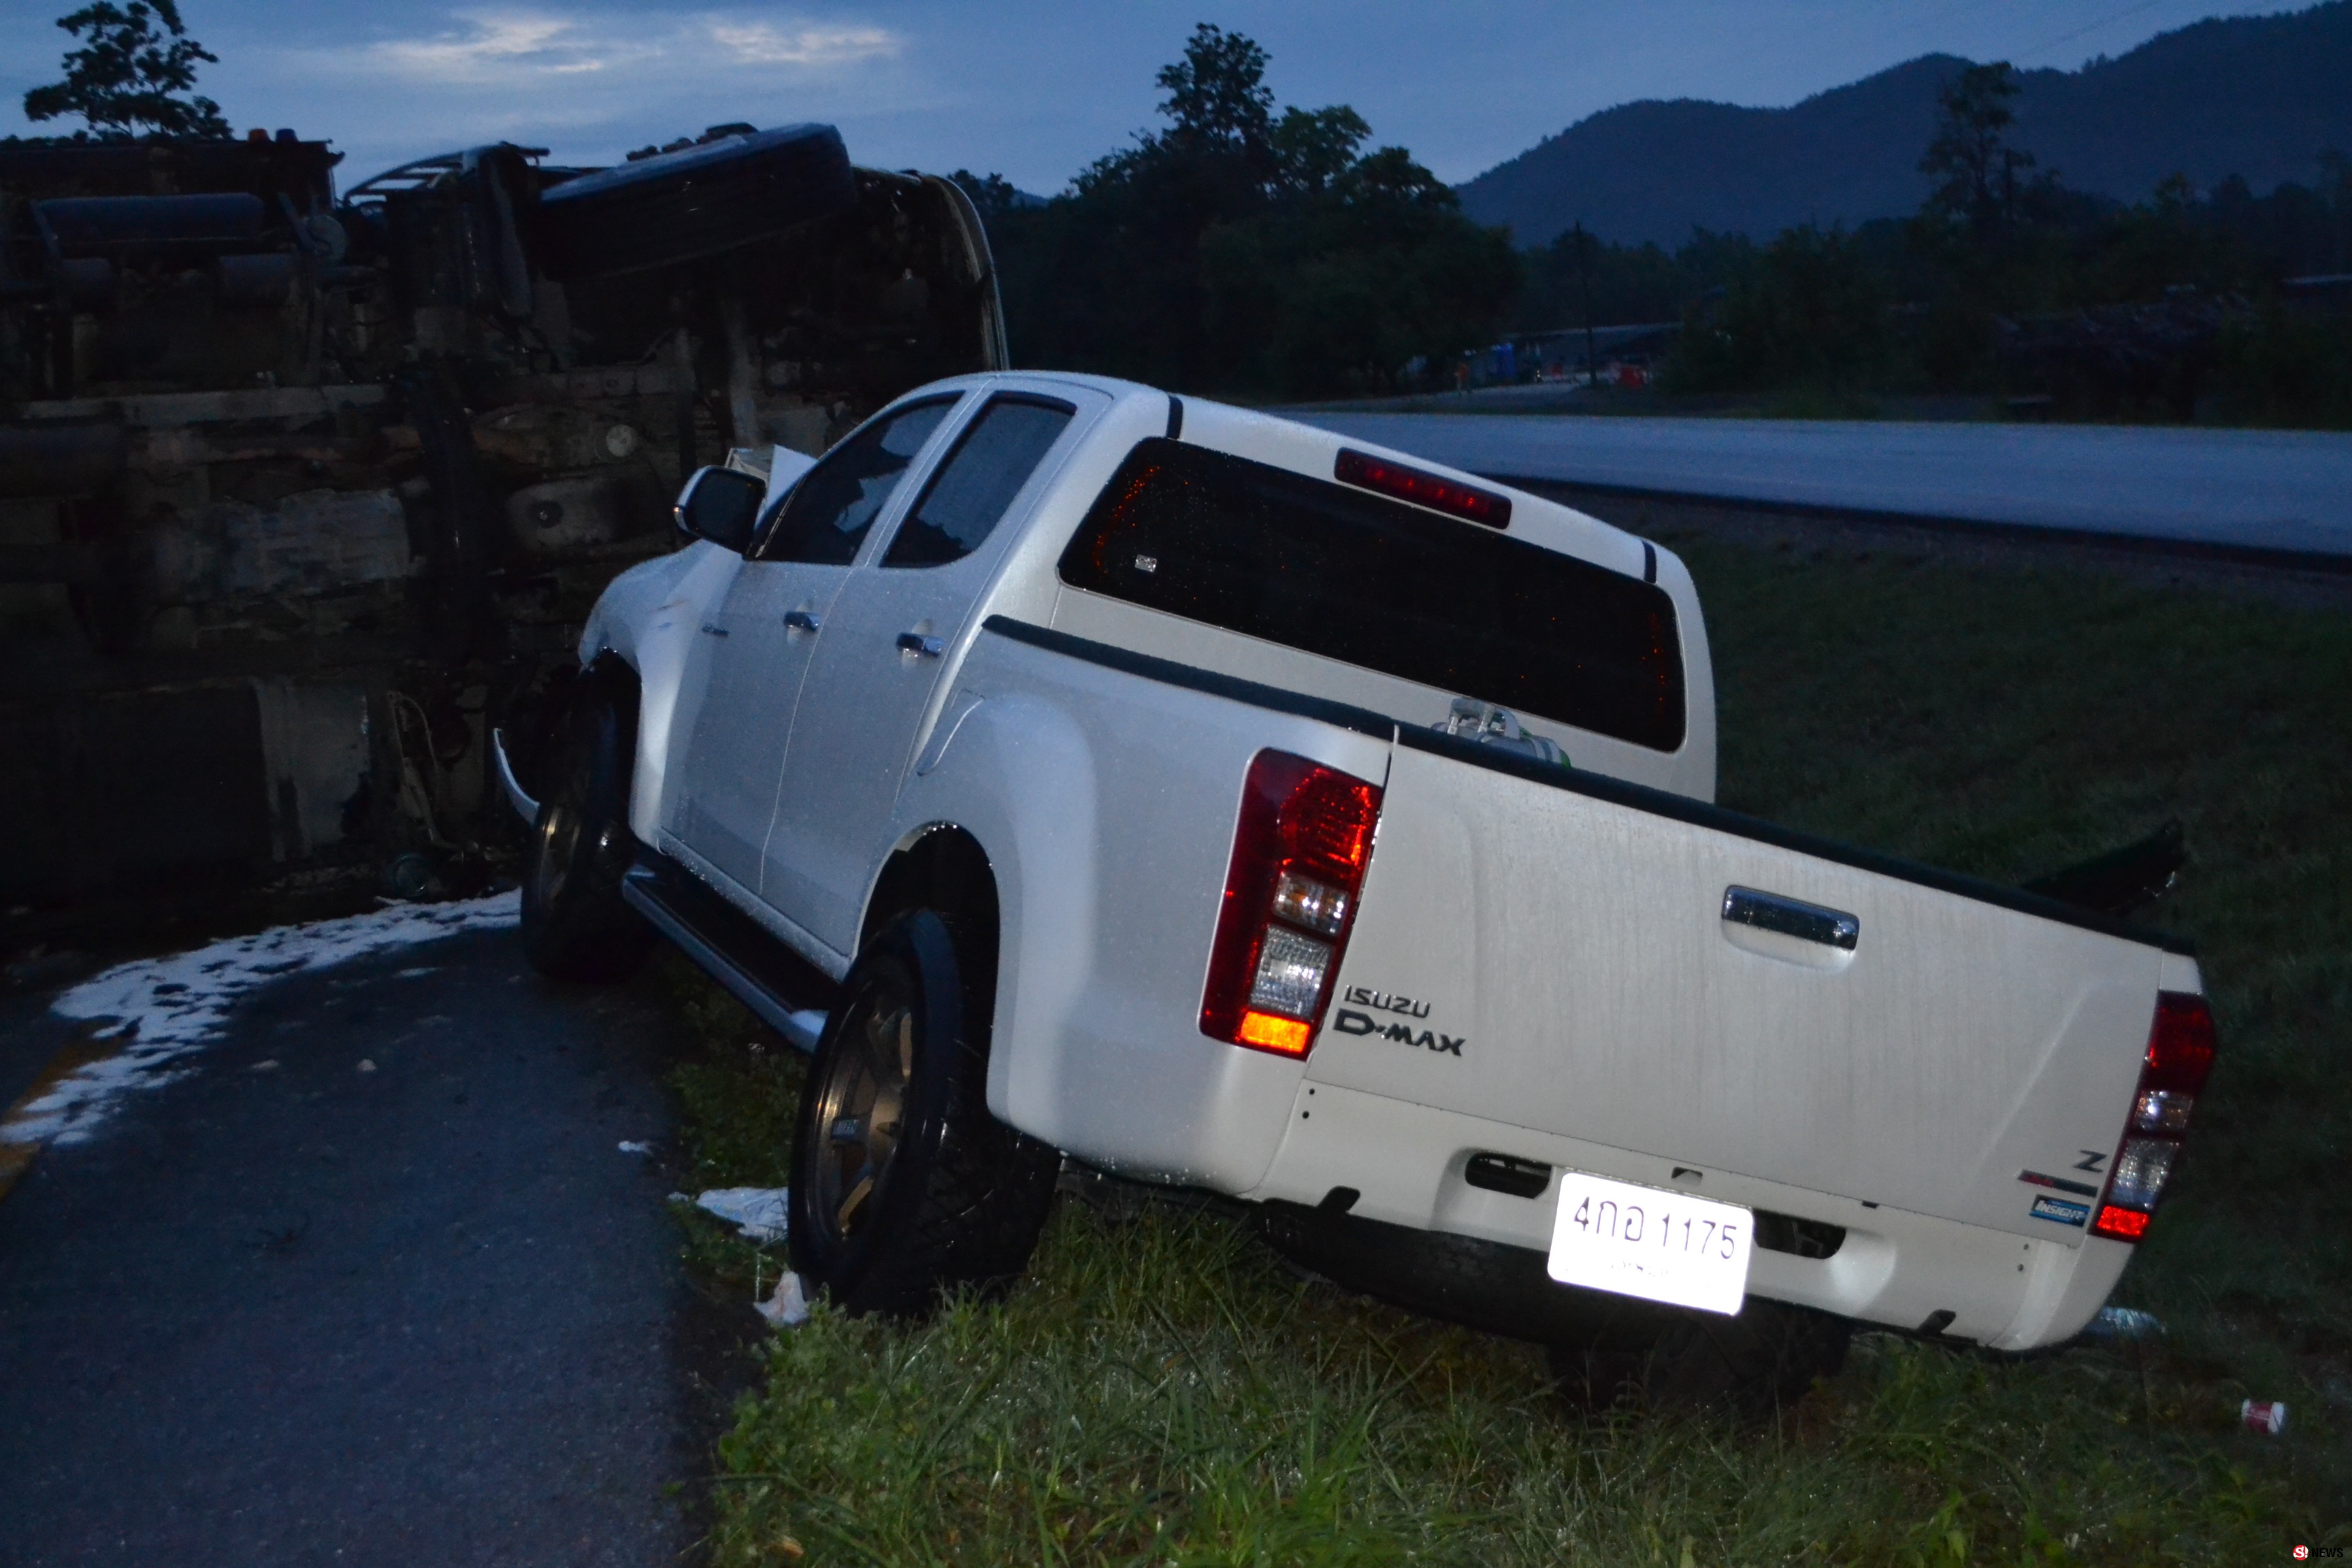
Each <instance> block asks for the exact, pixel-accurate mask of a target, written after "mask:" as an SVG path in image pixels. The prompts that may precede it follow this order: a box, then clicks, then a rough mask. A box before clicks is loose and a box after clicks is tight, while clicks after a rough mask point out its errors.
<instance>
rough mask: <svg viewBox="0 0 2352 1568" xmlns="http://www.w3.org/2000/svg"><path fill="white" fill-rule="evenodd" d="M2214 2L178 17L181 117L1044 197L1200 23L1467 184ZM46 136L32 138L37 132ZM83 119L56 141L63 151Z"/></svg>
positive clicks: (2032, 61) (395, 9)
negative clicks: (195, 54) (195, 49)
mask: <svg viewBox="0 0 2352 1568" xmlns="http://www.w3.org/2000/svg"><path fill="white" fill-rule="evenodd" d="M72 8H73V5H72V0H5V5H0V89H5V98H0V134H7V133H9V132H17V131H21V130H25V129H27V127H26V125H25V121H24V118H23V112H22V110H23V100H24V93H25V89H27V88H29V87H32V86H35V85H37V84H38V83H41V82H44V81H49V80H53V79H56V77H57V76H58V60H59V58H60V56H61V54H62V52H63V50H64V49H65V48H66V47H68V43H69V40H68V38H67V37H66V36H65V35H64V34H63V33H61V32H59V31H58V30H57V28H56V27H55V26H53V25H52V23H51V21H50V18H51V17H52V16H57V15H60V14H62V13H64V12H65V11H68V10H70V9H72ZM2300 8H2301V7H2300V6H2298V5H2259V4H2256V5H2242V4H2241V5H2233V4H2226V3H2223V4H2215V3H2214V0H2137V3H2135V0H1646V3H1639V4H1637V3H1634V0H1585V3H1583V4H1562V3H1559V0H1554V3H1552V4H1541V3H1538V0H1491V3H1487V4H1470V5H1429V4H1425V3H1418V4H1416V3H1406V0H1355V3H1353V4H1346V5H1341V4H1336V3H1332V0H1293V3H1291V4H1275V3H1270V0H1227V3H1224V4H1221V5H1204V4H1202V3H1200V0H1187V3H1186V4H1182V5H1170V4H1164V3H1162V0H1135V3H1129V4H1121V5H1103V4H1095V5H1079V4H1072V3H1068V0H1040V3H1034V4H1021V3H1010V4H1002V5H984V6H983V5H946V4H937V3H926V0H882V3H878V4H869V5H816V6H810V7H799V6H781V5H751V6H744V5H717V6H713V5H682V4H671V3H667V0H662V3H656V4H642V5H626V6H621V5H566V4H551V3H549V4H515V5H495V4H494V5H435V4H425V3H422V0H375V3H374V4H369V5H323V4H317V3H314V0H181V10H182V14H183V16H184V17H185V19H186V21H187V24H188V28H189V31H190V33H191V34H192V35H194V37H197V38H199V39H200V40H202V41H203V42H204V43H205V45H206V46H207V47H210V48H211V49H212V50H213V52H214V53H215V54H217V55H219V56H220V57H221V62H220V64H218V65H215V66H211V67H207V68H205V73H204V76H203V78H202V80H201V84H200V90H202V91H203V92H205V94H206V95H207V96H209V97H212V98H214V99H215V100H218V101H219V102H220V104H221V106H222V108H223V109H224V110H226V113H227V115H228V118H229V119H230V120H231V121H233V122H234V123H235V124H236V127H237V128H238V129H239V130H240V131H242V130H244V129H246V128H247V127H249V126H256V125H259V126H266V127H270V128H275V127H278V126H291V127H293V128H295V129H296V130H297V131H299V132H301V133H302V134H303V135H304V136H306V137H325V138H327V139H329V140H331V141H332V142H334V143H335V145H336V146H337V147H338V148H339V149H341V151H343V152H345V153H348V154H349V157H348V159H347V161H346V162H345V163H344V164H343V165H342V168H341V171H340V172H339V177H340V180H341V183H342V184H346V185H348V184H354V183H356V182H357V181H358V180H360V179H362V178H365V177H366V176H367V175H368V174H373V173H375V172H377V171H379V170H381V169H383V168H385V167H387V166H389V165H391V164H393V163H399V162H401V161H403V160H404V159H407V158H412V157H415V156H418V155H421V154H424V153H437V152H444V151H447V150H450V149H453V148H458V147H464V146H468V145H473V144H476V143H479V142H493V141H498V140H499V139H501V138H503V139H506V140H510V141H515V142H523V143H525V144H527V145H532V146H540V147H548V148H551V149H553V150H554V153H555V155H556V157H557V158H558V159H561V160H563V161H567V162H576V163H604V162H609V161H612V160H614V159H616V158H617V157H618V156H619V155H620V154H621V153H625V152H626V151H627V150H628V149H630V148H632V147H635V146H641V145H644V144H645V143H646V142H657V141H667V140H670V139H672V138H674V137H676V136H677V135H679V134H681V133H685V132H697V131H699V130H701V129H702V128H703V127H704V126H706V125H709V124H713V123H716V122H720V121H751V122H754V123H756V124H760V125H778V124H785V123H789V122H791V121H801V120H822V121H832V122H833V123H835V124H837V125H839V126H840V127H841V130H842V133H843V135H844V136H845V138H846V139H847V141H848V143H849V150H850V153H851V155H852V156H853V157H854V158H856V160H857V161H858V162H859V163H866V164H871V165H874V166H877V167H884V168H903V167H911V168H922V169H929V170H934V171H939V172H945V171H948V170H952V169H955V168H959V167H962V168H971V169H974V170H978V171H982V172H989V171H994V172H998V173H1002V174H1004V175H1005V176H1006V177H1008V178H1009V179H1011V180H1012V181H1013V183H1014V184H1018V185H1020V186H1022V187H1023V188H1024V189H1026V190H1030V191H1034V192H1038V193H1040V194H1051V193H1053V192H1055V191H1057V190H1059V189H1061V188H1062V187H1063V185H1064V184H1066V182H1067V181H1068V180H1069V178H1070V176H1071V175H1072V174H1075V173H1076V172H1077V170H1079V169H1080V168H1081V167H1083V166H1084V165H1085V164H1086V163H1087V162H1088V161H1089V160H1090V159H1092V158H1095V157H1097V156H1098V155H1099V154H1101V153H1105V152H1108V151H1109V150H1111V149H1112V148H1114V147H1116V146H1118V145H1120V144H1121V143H1123V142H1125V141H1126V140H1127V138H1128V137H1129V134H1130V133H1131V132H1135V131H1137V130H1139V129H1141V128H1144V127H1147V126H1150V125H1153V124H1156V123H1158V122H1159V121H1158V118H1157V116H1156V114H1155V112H1154V106H1155V104H1156V103H1157V101H1158V100H1159V97H1160V94H1159V91H1158V89H1156V88H1154V86H1153V85H1152V73H1153V72H1154V71H1155V70H1156V69H1157V68H1159V67H1160V65H1162V64H1163V63H1165V62H1166V61H1168V60H1170V59H1172V58H1175V57H1176V55H1177V54H1178V52H1179V50H1180V49H1181V47H1182V45H1183V41H1184V38H1185V37H1186V35H1187V34H1188V33H1190V31H1191V30H1192V25H1193V23H1195V22H1197V21H1212V22H1215V23H1217V24H1218V25H1220V26H1224V27H1227V28H1230V29H1233V30H1235V31H1239V32H1244V33H1246V34H1248V35H1249V36H1250V37H1254V38H1255V39H1257V40H1258V42H1259V43H1261V44H1263V45H1264V46H1265V47H1266V48H1267V50H1268V51H1269V52H1270V53H1271V54H1272V56H1273V66H1272V68H1271V70H1270V72H1269V73H1268V79H1269V82H1270V84H1271V85H1272V87H1273V88H1274V89H1275V92H1276V97H1277V98H1278V100H1280V101H1282V102H1284V103H1296V104H1299V105H1302V106H1305V107H1308V108H1314V107H1319V106H1321V105H1324V104H1328V103H1348V104H1352V105H1353V106H1354V107H1355V108H1356V109H1357V110H1359V111H1360V113H1362V114H1363V115H1364V117H1365V118H1366V119H1367V120H1369V121H1371V124H1372V129H1373V132H1374V134H1375V136H1376V137H1377V139H1378V140H1380V141H1381V142H1402V143H1403V144H1404V145H1405V146H1407V147H1410V148H1411V149H1412V151H1413V153H1415V154H1416V155H1417V156H1418V157H1419V158H1420V159H1421V160H1422V162H1423V163H1427V164H1428V165H1429V166H1430V167H1432V168H1433V169H1434V170H1435V171H1436V172H1437V173H1438V174H1440V175H1441V176H1443V177H1444V178H1445V179H1446V180H1449V181H1454V182H1459V181H1462V180H1465V179H1467V178H1469V177H1470V176H1471V175H1473V174H1478V173H1479V172H1480V171H1482V170H1484V169H1486V168H1489V167H1491V166H1492V165H1494V164H1495V163H1499V162H1501V161H1503V160H1504V159H1507V158H1509V157H1511V156H1512V155H1514V154H1516V153H1519V152H1521V151H1523V150H1524V149H1526V148H1527V147H1528V146H1530V145H1532V144H1533V143H1534V142H1538V141H1539V140H1540V139H1542V138H1543V137H1545V136H1548V135H1550V134H1552V133H1553V132H1558V131H1559V130H1561V129H1562V128H1564V127H1566V126H1567V125H1569V124H1570V123H1572V122H1573V121H1577V120H1580V119H1581V118H1583V117H1584V116H1585V115H1588V114H1591V113H1592V112H1593V111H1594V110H1601V109H1606V108H1608V107H1609V106H1611V105H1612V104H1616V103H1622V102H1624V101H1626V100H1631V99H1639V98H1709V99H1719V100H1727V101H1729V102H1734V103H1743V104H1754V105H1779V104H1787V103H1793V102H1795V101H1797V100H1800V99H1802V98H1805V97H1808V96H1810V95H1811V94H1812V93H1815V92H1819V91H1821V90H1822V89H1825V88H1830V87H1834V86H1837V85H1838V84H1839V83H1841V82H1845V81H1850V80H1852V79H1854V78H1856V77H1860V76H1864V75H1867V74H1868V73H1870V72H1872V71H1875V70H1879V69H1881V68H1885V67H1887V66H1891V65H1894V64H1895V63H1897V62H1898V61H1901V60H1906V59H1909V58H1913V57H1915V56H1917V55H1921V54H1926V53H1928V52H1931V51H1935V50H1945V51H1948V52H1950V53H1953V54H1958V55H1965V56H1968V57H1969V58H1974V59H1995V58H2007V59H2010V60H2012V61H2014V62H2016V63H2017V64H2018V65H2020V66H2054V67H2060V68H2074V67H2075V66H2079V65H2080V64H2082V63H2083V61H2084V60H2085V59H2087V58H2091V57H2092V56H2094V55H2098V54H2102V53H2104V54H2110V55H2113V54H2120V53H2122V52H2124V51H2125V50H2126V49H2129V48H2131V47H2133V46H2135V45H2137V44H2139V43H2141V42H2144V41H2145V40H2146V39H2147V38H2148V37H2152V36H2154V35H2155V34H2157V33H2159V32H2164V31H2168V30H2169V29H2171V28H2175V27H2179V26H2184V25H2186V24H2188V23H2189V22H2193V21H2195V20H2197V19H2199V18H2200V17H2202V16H2216V15H2247V14H2253V13H2263V12H2276V11H2283V10H2294V9H2300ZM58 123H59V122H55V121H53V122H51V123H50V124H49V125H47V126H44V127H41V128H40V129H43V130H54V129H57V128H58ZM78 125H79V121H73V122H68V123H67V124H66V126H65V128H67V129H73V128H76V127H78Z"/></svg>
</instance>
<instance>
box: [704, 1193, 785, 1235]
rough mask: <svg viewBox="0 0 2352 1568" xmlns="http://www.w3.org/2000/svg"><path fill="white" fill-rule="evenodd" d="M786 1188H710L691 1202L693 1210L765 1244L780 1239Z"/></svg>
mask: <svg viewBox="0 0 2352 1568" xmlns="http://www.w3.org/2000/svg"><path fill="white" fill-rule="evenodd" d="M790 1190H791V1189H790V1188H787V1187H713V1188H712V1189H711V1190H710V1191H709V1192H707V1193H705V1194H702V1195H701V1196H700V1197H698V1198H697V1199H695V1200H694V1204H695V1206H696V1207H697V1208H701V1209H708V1210H709V1212H710V1213H712V1214H715V1215H718V1216H719V1218H720V1219H723V1220H726V1221H728V1222H729V1223H730V1224H731V1225H733V1226H735V1227H736V1228H737V1229H738V1230H740V1232H742V1234H743V1235H745V1236H747V1237H751V1239H752V1240H753V1241H760V1242H768V1241H782V1240H783V1239H784V1201H785V1194H786V1193H788V1192H789V1191H790Z"/></svg>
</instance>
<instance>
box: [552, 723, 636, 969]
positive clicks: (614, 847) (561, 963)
mask: <svg viewBox="0 0 2352 1568" xmlns="http://www.w3.org/2000/svg"><path fill="white" fill-rule="evenodd" d="M588 684H589V683H588V682H585V681H583V682H582V683H581V689H579V690H577V691H576V692H575V694H574V696H573V698H572V703H571V705H570V707H569V709H568V710H567V711H566V712H565V714H564V718H563V726H562V731H561V732H560V734H559V735H558V737H557V742H556V748H555V755H554V758H553V763H554V765H553V766H552V767H551V768H550V769H549V770H548V771H547V785H546V788H547V795H546V797H545V798H544V799H542V800H541V802H540V803H539V816H538V818H537V819H536V820H535V821H534V822H533V823H532V824H531V830H530V844H529V846H528V847H526V849H525V852H524V855H523V875H522V946H523V953H524V956H526V957H527V958H529V959H530V963H531V967H532V968H534V969H536V970H538V971H539V972H540V973H542V974H546V975H550V976H552V977H553V978H555V979H558V980H591V981H593V980H620V979H624V978H625V977H626V976H627V975H628V974H629V973H631V972H633V971H634V970H635V968H636V965H637V963H638V962H639V961H640V960H642V959H643V958H644V957H645V954H646V949H648V948H649V947H651V946H652V945H653V941H654V931H653V928H652V927H650V926H648V925H646V922H645V921H643V920H642V919H640V918H639V917H638V915H637V912H636V911H635V910H632V909H630V908H629V907H628V905H627V904H626V903H625V902H623V901H622V898H621V879H622V878H623V877H625V875H627V873H628V869H629V867H630V865H631V864H632V863H633V862H634V861H635V858H636V854H637V840H636V836H635V834H633V833H631V832H630V831H629V774H630V772H631V770H632V769H633V768H634V767H635V764H636V755H637V722H636V718H637V716H636V709H635V704H634V703H625V702H622V701H619V700H615V698H614V695H613V694H611V693H608V692H604V691H597V690H593V689H588Z"/></svg>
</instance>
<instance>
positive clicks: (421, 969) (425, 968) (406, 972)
mask: <svg viewBox="0 0 2352 1568" xmlns="http://www.w3.org/2000/svg"><path fill="white" fill-rule="evenodd" d="M438 967H439V965H437V964H432V963H419V964H416V965H415V966H413V967H411V968H408V969H402V970H395V971H394V973H393V976H392V977H393V978H394V980H414V979H415V978H416V977H417V976H418V975H420V974H430V973H433V972H434V970H436V968H438Z"/></svg>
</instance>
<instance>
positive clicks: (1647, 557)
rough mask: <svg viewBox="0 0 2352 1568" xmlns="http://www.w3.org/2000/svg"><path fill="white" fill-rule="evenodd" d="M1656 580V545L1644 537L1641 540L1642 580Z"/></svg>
mask: <svg viewBox="0 0 2352 1568" xmlns="http://www.w3.org/2000/svg"><path fill="white" fill-rule="evenodd" d="M1657 580H1658V547H1657V546H1656V545H1654V544H1653V543H1651V542H1649V541H1648V540H1646V539H1645V540H1643V541H1642V581H1643V582H1644V583H1654V582H1656V581H1657Z"/></svg>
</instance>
